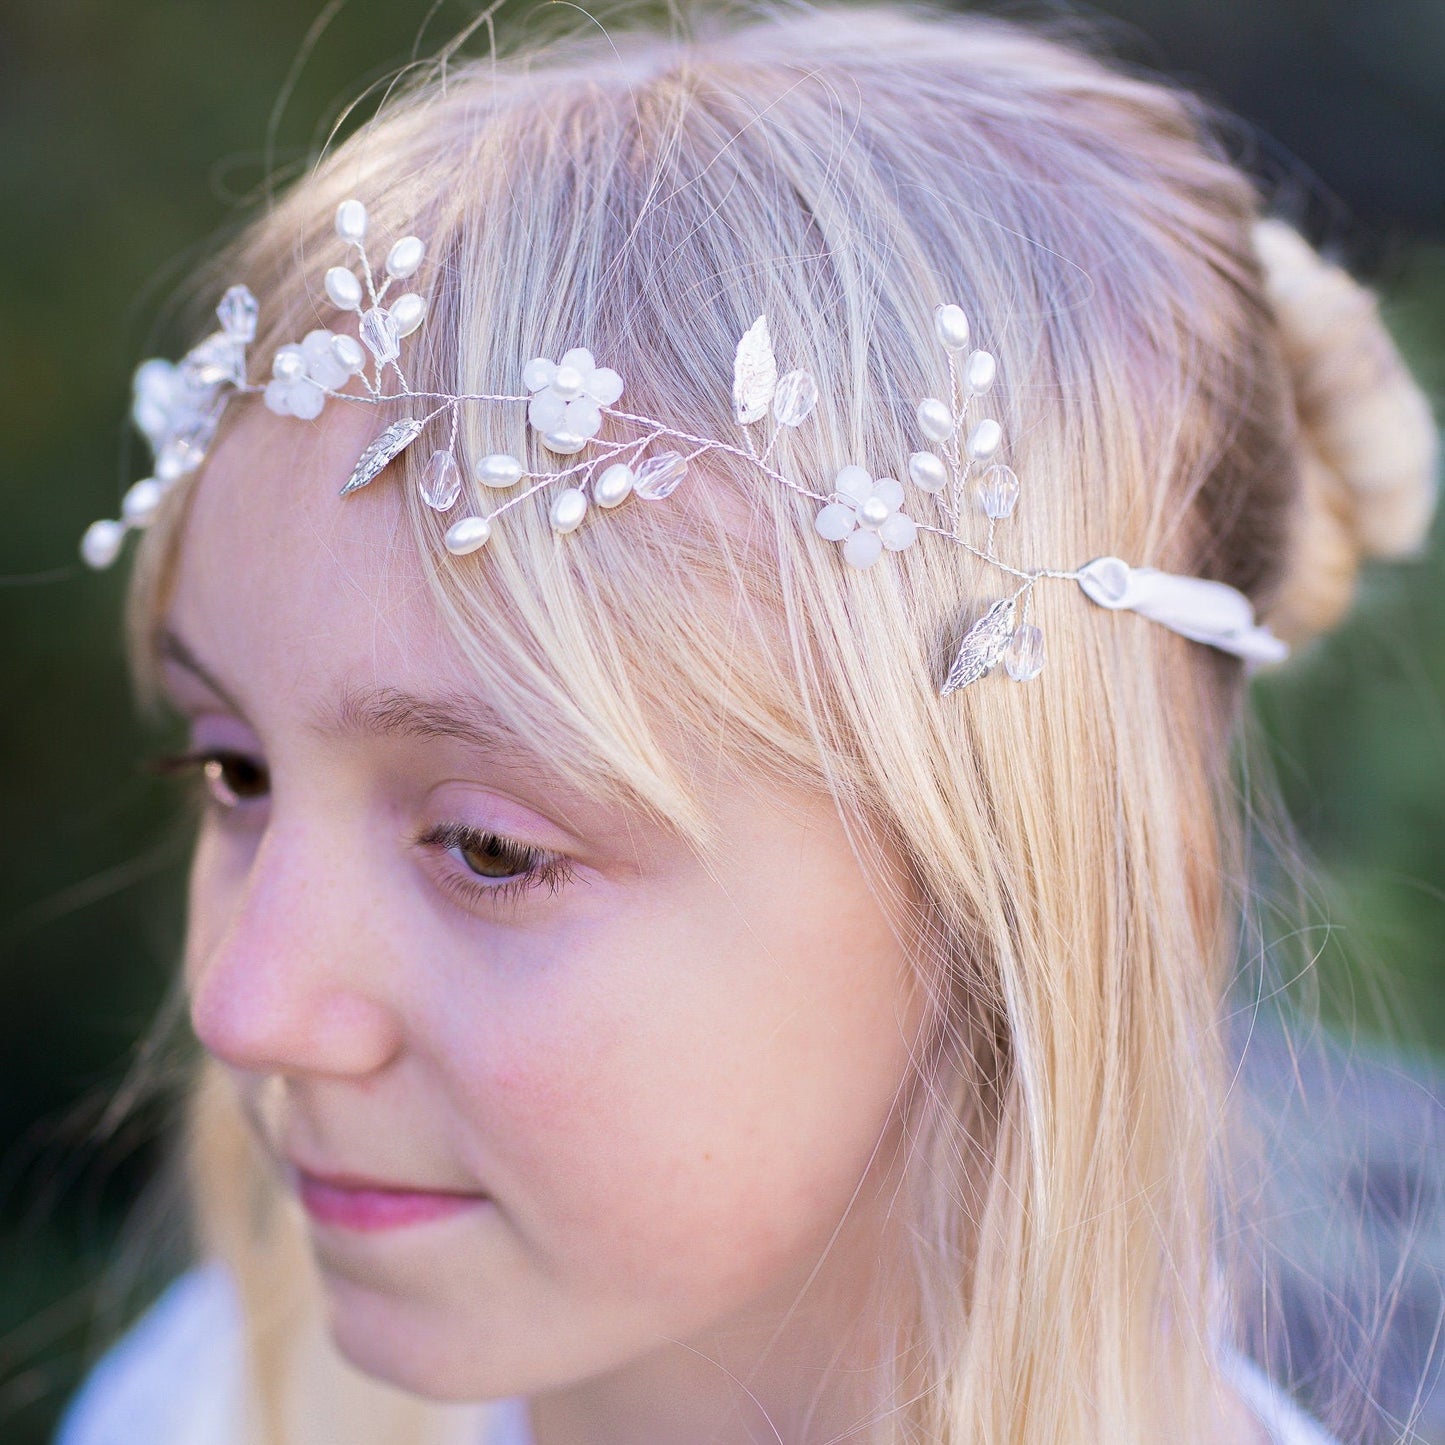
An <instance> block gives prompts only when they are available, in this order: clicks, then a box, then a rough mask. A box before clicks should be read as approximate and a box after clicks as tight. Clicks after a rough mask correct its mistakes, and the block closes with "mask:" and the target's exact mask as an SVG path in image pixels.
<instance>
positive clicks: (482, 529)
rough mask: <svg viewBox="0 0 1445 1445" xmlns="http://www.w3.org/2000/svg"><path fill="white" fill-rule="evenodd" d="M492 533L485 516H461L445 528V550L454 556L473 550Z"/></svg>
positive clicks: (460, 555) (462, 555)
mask: <svg viewBox="0 0 1445 1445" xmlns="http://www.w3.org/2000/svg"><path fill="white" fill-rule="evenodd" d="M491 535H492V524H491V523H490V522H489V521H487V519H486V518H485V517H463V518H462V519H461V521H460V522H453V523H452V524H451V526H450V527H448V528H447V535H446V544H447V551H448V552H450V553H451V554H452V555H453V556H454V557H465V556H466V555H467V553H468V552H475V551H476V550H477V548H478V547H480V546H482V545H484V544H485V542H486V540H487V538H488V537H490V536H491Z"/></svg>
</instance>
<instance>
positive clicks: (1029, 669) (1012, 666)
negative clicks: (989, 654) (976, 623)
mask: <svg viewBox="0 0 1445 1445" xmlns="http://www.w3.org/2000/svg"><path fill="white" fill-rule="evenodd" d="M1003 665H1004V667H1005V668H1006V669H1007V671H1008V675H1009V676H1010V677H1011V678H1013V680H1014V681H1015V682H1028V681H1029V679H1030V678H1035V677H1037V676H1038V675H1039V673H1040V672H1042V671H1043V667H1044V634H1043V633H1042V632H1040V631H1039V629H1038V628H1037V627H1035V626H1033V624H1032V623H1028V622H1026V623H1024V625H1023V626H1022V627H1016V628H1015V629H1014V632H1013V636H1012V637H1010V638H1009V640H1008V646H1007V647H1006V648H1004V653H1003Z"/></svg>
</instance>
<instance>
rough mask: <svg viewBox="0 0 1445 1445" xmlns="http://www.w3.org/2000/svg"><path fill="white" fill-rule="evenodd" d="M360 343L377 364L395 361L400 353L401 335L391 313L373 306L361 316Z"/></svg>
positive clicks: (383, 364) (382, 364)
mask: <svg viewBox="0 0 1445 1445" xmlns="http://www.w3.org/2000/svg"><path fill="white" fill-rule="evenodd" d="M359 329H360V331H361V344H362V345H363V346H365V347H366V349H367V350H368V351H369V352H370V353H371V354H372V355H373V356H374V357H375V358H376V364H377V365H378V366H385V365H386V363H387V362H388V361H395V360H396V358H397V357H398V356H399V355H400V354H401V335H400V332H399V330H398V328H397V324H396V322H395V321H394V320H393V319H392V317H391V315H390V314H389V313H388V312H387V311H386V310H385V309H383V308H382V307H380V306H373V307H371V309H370V310H368V311H366V312H363V313H362V317H361V326H360V328H359Z"/></svg>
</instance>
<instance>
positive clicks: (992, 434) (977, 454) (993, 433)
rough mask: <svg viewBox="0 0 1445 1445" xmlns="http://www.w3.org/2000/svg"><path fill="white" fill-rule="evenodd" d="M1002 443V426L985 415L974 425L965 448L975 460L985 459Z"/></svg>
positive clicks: (983, 460)
mask: <svg viewBox="0 0 1445 1445" xmlns="http://www.w3.org/2000/svg"><path fill="white" fill-rule="evenodd" d="M1002 443H1003V428H1002V427H1001V426H1000V425H999V424H998V423H997V422H996V421H995V420H994V419H993V418H992V417H991V416H986V417H985V418H984V419H983V420H982V421H981V422H979V424H978V425H977V426H976V427H974V429H973V432H972V433H971V434H970V436H969V438H968V446H967V448H966V450H967V452H968V454H969V456H970V457H972V458H973V460H974V461H976V462H985V461H987V460H988V459H989V458H990V457H991V456H992V455H993V454H994V453H995V452H996V451H997V450H998V449H999V447H1000V446H1001V445H1002Z"/></svg>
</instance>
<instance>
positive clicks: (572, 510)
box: [551, 487, 587, 532]
mask: <svg viewBox="0 0 1445 1445" xmlns="http://www.w3.org/2000/svg"><path fill="white" fill-rule="evenodd" d="M586 515H587V493H586V492H584V491H581V490H579V489H578V488H577V487H568V488H566V490H565V491H563V492H561V493H560V494H559V495H558V497H557V500H556V501H555V502H553V503H552V511H551V518H552V529H553V530H554V531H557V532H575V531H576V530H577V528H578V527H580V526H581V525H582V518H583V517H585V516H586Z"/></svg>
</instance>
